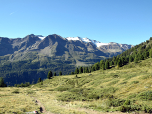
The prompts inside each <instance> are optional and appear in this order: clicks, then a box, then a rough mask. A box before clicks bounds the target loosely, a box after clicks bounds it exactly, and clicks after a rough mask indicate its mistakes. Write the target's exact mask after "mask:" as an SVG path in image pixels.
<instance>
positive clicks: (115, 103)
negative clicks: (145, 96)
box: [109, 99, 125, 107]
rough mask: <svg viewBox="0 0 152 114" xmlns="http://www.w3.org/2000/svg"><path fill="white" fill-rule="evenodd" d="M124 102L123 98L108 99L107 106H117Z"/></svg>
mask: <svg viewBox="0 0 152 114" xmlns="http://www.w3.org/2000/svg"><path fill="white" fill-rule="evenodd" d="M124 102H125V100H123V99H114V100H110V104H109V106H113V107H118V106H121V105H123V104H124Z"/></svg>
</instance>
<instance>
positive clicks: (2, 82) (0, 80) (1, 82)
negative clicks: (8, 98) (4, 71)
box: [0, 77, 7, 87]
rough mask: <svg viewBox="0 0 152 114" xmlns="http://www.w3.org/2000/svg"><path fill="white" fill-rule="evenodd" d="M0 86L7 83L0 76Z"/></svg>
mask: <svg viewBox="0 0 152 114" xmlns="http://www.w3.org/2000/svg"><path fill="white" fill-rule="evenodd" d="M0 87H7V85H6V84H5V83H4V79H3V78H2V77H1V78H0Z"/></svg>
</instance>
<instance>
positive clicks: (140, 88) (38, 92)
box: [0, 58, 152, 114]
mask: <svg viewBox="0 0 152 114" xmlns="http://www.w3.org/2000/svg"><path fill="white" fill-rule="evenodd" d="M16 89H18V90H19V92H20V93H19V94H16V93H12V92H13V91H16ZM151 90H152V58H149V59H147V60H144V61H141V62H139V63H137V64H135V63H129V64H128V65H125V66H123V67H121V68H119V69H118V68H112V69H109V70H105V71H104V72H102V71H101V70H98V71H95V72H92V73H91V75H89V74H88V73H84V74H78V78H76V77H75V75H69V76H57V77H54V78H53V79H50V80H44V82H43V85H41V84H40V83H39V84H36V85H34V86H32V87H29V88H0V102H1V103H0V112H8V113H10V112H26V111H33V110H38V108H39V106H38V105H35V102H34V99H33V98H32V97H35V98H37V99H38V100H39V101H41V103H42V104H43V105H44V107H45V109H46V110H47V111H49V112H53V113H61V114H65V113H66V114H70V113H82V114H83V113H84V114H85V113H86V112H87V113H90V114H93V113H94V114H97V113H101V112H102V111H116V110H117V109H118V108H119V106H118V107H112V106H110V105H109V102H110V100H111V99H122V100H126V99H130V100H131V101H133V100H134V102H133V103H132V104H138V105H141V106H143V105H148V106H149V107H152V101H151V100H142V99H141V96H139V95H140V94H141V93H142V92H144V91H147V92H148V91H151ZM96 96H97V97H96ZM98 97H99V99H98ZM21 101H22V102H21Z"/></svg>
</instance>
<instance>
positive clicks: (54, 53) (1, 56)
mask: <svg viewBox="0 0 152 114" xmlns="http://www.w3.org/2000/svg"><path fill="white" fill-rule="evenodd" d="M131 47H133V45H127V44H119V43H114V42H110V43H101V42H99V41H96V40H91V39H89V38H81V37H67V38H63V37H61V36H60V35H57V34H53V35H48V36H46V37H44V36H42V35H34V34H31V35H27V36H25V37H24V38H14V39H11V38H5V37H0V52H1V53H0V75H1V76H2V77H4V79H5V80H6V82H8V83H9V84H10V85H11V84H14V83H21V82H23V80H22V79H24V82H27V81H29V82H32V81H33V80H34V81H36V80H37V79H38V78H39V77H41V78H42V79H44V78H45V77H46V75H47V72H48V71H49V70H52V71H53V72H57V74H58V73H59V71H62V72H63V74H69V73H70V72H71V71H74V69H75V68H76V67H78V66H88V65H92V64H94V63H95V62H98V61H100V60H102V59H105V58H108V57H112V56H116V55H118V54H120V53H122V52H123V51H125V50H127V49H130V48H131ZM14 77H19V78H14ZM21 77H22V78H21ZM27 77H28V78H27Z"/></svg>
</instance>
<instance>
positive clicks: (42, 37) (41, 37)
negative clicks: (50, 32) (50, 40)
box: [36, 35, 46, 40]
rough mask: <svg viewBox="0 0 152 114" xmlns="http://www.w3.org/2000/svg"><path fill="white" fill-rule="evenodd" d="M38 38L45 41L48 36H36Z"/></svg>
mask: <svg viewBox="0 0 152 114" xmlns="http://www.w3.org/2000/svg"><path fill="white" fill-rule="evenodd" d="M36 36H37V37H39V38H40V39H41V40H43V39H44V38H46V36H42V35H36Z"/></svg>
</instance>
